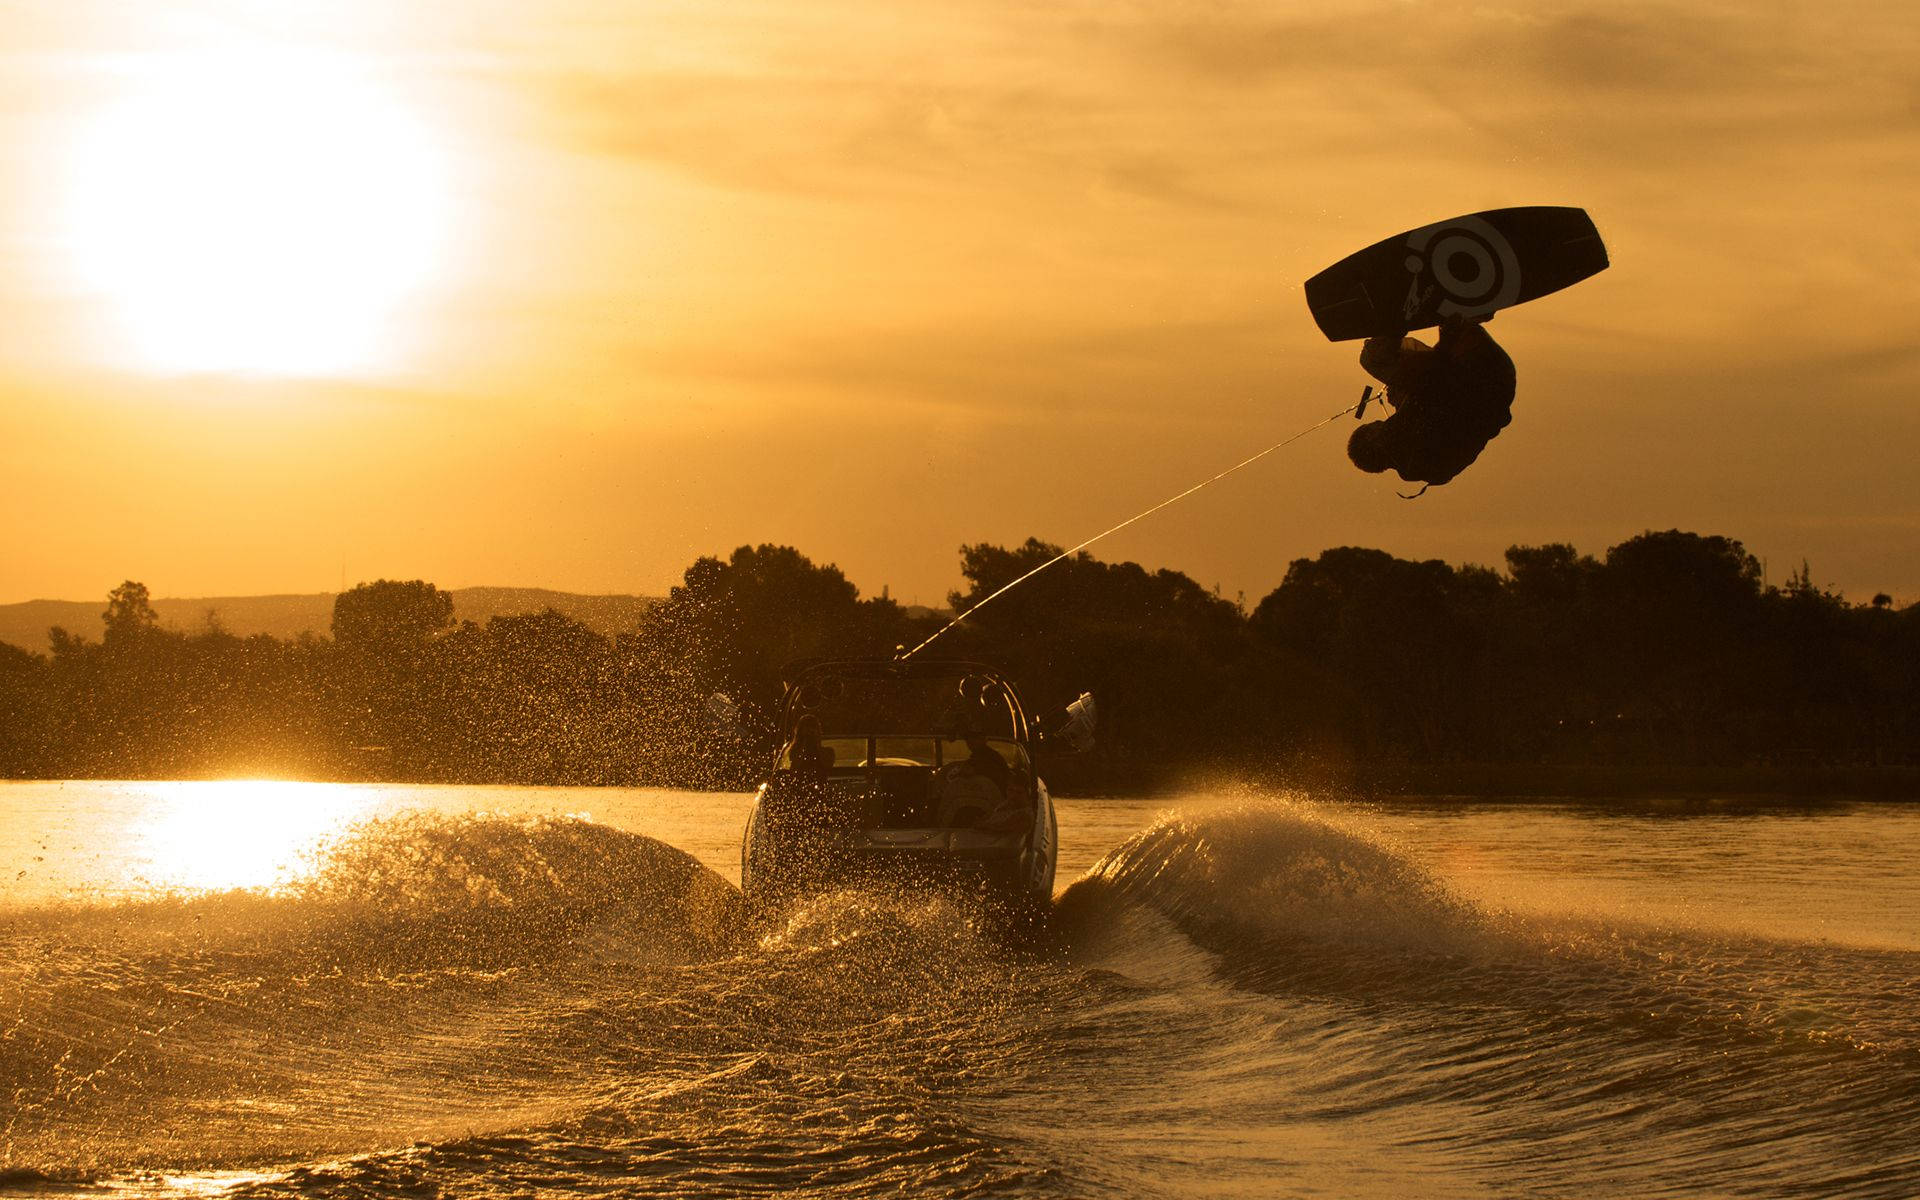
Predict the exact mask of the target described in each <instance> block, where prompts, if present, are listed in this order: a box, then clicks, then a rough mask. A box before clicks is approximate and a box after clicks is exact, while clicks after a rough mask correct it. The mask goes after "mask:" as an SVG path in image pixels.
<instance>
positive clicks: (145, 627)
mask: <svg viewBox="0 0 1920 1200" xmlns="http://www.w3.org/2000/svg"><path fill="white" fill-rule="evenodd" d="M100 618H101V620H103V621H105V622H106V626H107V632H106V642H107V644H108V645H109V646H114V645H123V644H125V643H128V642H132V641H135V640H137V639H139V638H140V637H142V636H144V635H146V634H148V633H150V632H152V631H153V630H154V629H155V628H156V627H157V626H158V625H159V624H160V614H159V613H156V612H154V611H153V604H152V602H151V601H150V600H149V599H148V597H147V585H146V584H144V583H136V582H135V581H133V580H131V579H129V580H127V581H126V582H125V583H122V584H121V585H120V586H119V587H117V588H115V589H113V590H112V591H111V592H108V593H107V611H105V612H103V613H101V614H100Z"/></svg>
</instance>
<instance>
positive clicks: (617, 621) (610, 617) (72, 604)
mask: <svg viewBox="0 0 1920 1200" xmlns="http://www.w3.org/2000/svg"><path fill="white" fill-rule="evenodd" d="M451 594H452V596H453V617H454V620H456V621H474V622H477V623H478V624H481V625H484V624H486V623H487V621H488V620H489V619H490V618H492V617H510V616H518V615H520V614H521V613H531V612H539V611H541V610H542V609H546V608H555V609H558V610H559V611H561V612H563V613H565V614H567V615H568V616H569V617H572V618H573V619H574V620H576V621H578V622H580V623H581V624H582V625H585V626H587V627H588V628H590V629H593V630H595V631H596V632H599V633H605V634H613V633H625V632H627V631H629V630H632V629H633V628H635V627H636V626H637V625H638V624H639V622H640V615H641V614H642V613H644V612H646V611H647V609H648V608H649V607H651V606H652V605H653V604H655V603H656V600H655V598H654V597H652V596H577V595H574V594H573V593H572V592H553V591H548V590H547V589H545V588H504V587H473V588H455V589H454V590H453V591H452V593H451ZM106 607H107V602H106V599H105V598H104V597H103V598H101V599H99V600H28V601H26V602H24V603H21V604H0V642H11V643H13V644H14V645H16V646H22V647H25V648H26V649H28V650H33V651H36V652H39V653H45V652H46V650H47V630H48V629H50V628H52V627H53V626H55V625H59V626H63V627H64V628H65V629H66V630H67V632H68V633H77V634H79V635H81V636H82V637H85V638H87V639H88V640H90V641H99V640H100V629H101V626H100V614H101V613H102V612H104V611H106ZM153 610H154V611H155V612H157V613H159V614H160V624H161V625H162V626H164V627H165V628H167V629H177V630H183V631H186V632H189V633H192V632H195V631H198V630H201V629H205V628H206V624H207V614H208V613H210V612H211V613H212V614H214V618H215V619H216V620H218V621H219V623H220V627H221V628H223V629H225V630H226V631H227V632H229V633H233V634H237V635H239V636H240V637H250V636H252V635H253V634H256V633H268V634H272V635H273V636H274V637H277V638H291V637H298V636H299V635H301V634H302V633H309V632H311V633H320V634H324V633H326V632H327V628H328V626H330V625H331V624H332V622H333V593H332V592H314V593H312V594H309V595H302V596H205V597H197V598H188V599H161V600H155V601H154V602H153Z"/></svg>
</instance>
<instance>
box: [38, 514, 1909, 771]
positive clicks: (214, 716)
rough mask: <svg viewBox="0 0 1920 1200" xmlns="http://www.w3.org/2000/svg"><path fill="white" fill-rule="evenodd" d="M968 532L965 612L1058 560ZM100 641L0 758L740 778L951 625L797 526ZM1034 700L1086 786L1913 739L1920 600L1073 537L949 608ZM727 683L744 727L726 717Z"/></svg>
mask: <svg viewBox="0 0 1920 1200" xmlns="http://www.w3.org/2000/svg"><path fill="white" fill-rule="evenodd" d="M1057 553H1058V549H1057V548H1056V547H1054V546H1051V545H1048V544H1046V543H1044V542H1040V541H1038V540H1029V541H1027V542H1026V543H1025V544H1024V545H1020V546H1014V547H1007V546H997V545H989V544H984V543H983V544H979V545H969V546H964V547H962V548H961V553H960V573H961V576H962V578H963V580H964V583H965V586H964V588H963V589H961V590H959V591H956V592H955V593H953V594H952V596H951V597H950V602H951V603H952V605H953V606H954V607H955V608H956V610H965V609H966V608H968V607H970V606H972V605H973V604H975V603H976V602H978V601H979V600H980V599H982V598H984V597H985V596H987V595H990V594H991V593H993V592H994V591H995V590H997V589H998V588H999V587H1001V586H1002V585H1004V584H1005V583H1007V582H1009V581H1011V580H1013V579H1015V578H1017V577H1019V576H1020V575H1021V574H1023V573H1025V572H1026V571H1028V570H1030V569H1032V568H1033V567H1035V566H1037V565H1039V564H1040V563H1042V562H1044V561H1046V560H1047V559H1048V558H1051V557H1053V556H1054V555H1055V554H1057ZM102 617H103V620H102V629H101V632H100V635H99V637H98V640H93V639H90V638H87V637H84V636H81V635H79V634H76V633H73V632H70V631H67V630H64V629H58V628H56V629H54V630H52V631H51V634H50V638H49V644H50V646H51V653H49V654H34V653H30V652H28V651H25V650H22V649H20V648H18V647H14V646H8V645H3V644H0V775H4V776H7V777H13V778H87V777H93V778H102V777H125V778H141V777H146V778H160V777H196V776H206V775H233V774H249V773H257V774H265V775H275V776H293V777H304V778H313V779H387V780H417V781H443V782H513V783H568V784H635V785H659V786H693V787H706V786H742V785H744V784H746V783H748V782H749V781H750V780H751V779H752V778H753V777H754V776H755V775H756V774H757V773H758V772H759V771H760V770H761V769H763V767H764V764H765V762H766V760H767V756H768V754H769V753H770V751H771V749H772V746H773V738H774V733H773V731H772V729H771V720H770V714H771V713H772V711H773V710H774V706H775V704H776V703H777V700H778V697H779V693H780V671H781V668H782V666H783V665H785V664H786V663H789V662H791V661H794V660H797V659H802V658H806V657H811V656H816V655H825V654H890V653H892V652H894V651H895V650H896V649H897V648H898V647H901V646H911V645H914V644H917V643H918V642H919V641H921V640H922V639H924V638H925V637H927V636H928V635H929V634H931V633H932V632H934V631H935V630H936V629H938V628H939V627H940V626H941V625H942V624H944V619H943V618H939V617H929V616H926V615H925V614H924V613H922V614H920V615H915V614H912V613H909V612H908V611H907V610H906V609H903V608H902V607H901V606H900V605H898V604H897V603H895V602H893V601H892V600H890V599H886V598H884V597H879V598H871V597H870V598H862V597H861V596H860V594H859V592H858V590H857V589H856V588H855V587H854V585H853V584H852V583H851V582H849V581H848V580H847V579H846V577H845V576H844V575H843V574H842V573H841V572H840V571H839V570H838V569H837V568H835V567H833V566H830V565H820V564H816V563H814V562H812V561H811V560H809V559H808V558H807V557H806V556H805V555H803V554H801V553H800V552H799V551H797V550H795V549H793V548H792V547H787V546H773V545H762V546H742V547H740V548H739V549H737V550H735V551H734V552H733V553H732V554H731V555H730V556H728V557H727V558H725V559H721V558H718V557H703V558H701V559H699V560H698V561H696V562H695V563H694V564H693V565H692V566H690V567H689V568H688V569H687V571H686V573H685V576H684V580H683V582H682V583H681V584H680V585H679V586H677V587H675V588H673V589H672V592H671V594H670V595H669V596H667V597H666V598H665V599H664V600H663V601H662V602H660V603H659V604H657V605H655V606H654V607H653V608H652V609H651V610H649V612H648V613H647V614H646V616H645V618H644V619H643V621H642V623H641V625H640V627H639V628H637V629H635V630H633V631H631V632H624V633H618V634H614V635H611V636H608V635H603V634H601V633H598V632H595V631H594V630H592V629H590V628H588V627H587V626H585V625H583V624H581V623H580V622H578V621H575V620H573V619H571V618H569V617H567V616H565V615H563V614H561V613H559V612H557V611H554V610H551V609H549V610H547V611H545V612H539V613H532V614H528V615H524V616H504V617H494V618H492V619H491V620H489V621H487V622H486V623H485V624H484V625H479V624H475V623H473V622H470V621H469V622H457V623H456V622H455V620H454V618H453V604H452V599H451V597H450V596H449V595H448V594H447V593H446V592H444V591H441V590H440V589H439V588H437V587H435V586H433V585H432V584H430V583H427V582H425V581H420V580H414V581H394V580H378V581H375V582H371V583H363V584H360V585H359V586H357V587H355V588H353V589H352V590H350V591H347V592H344V593H342V594H341V595H340V596H339V597H338V598H337V599H336V601H335V605H334V611H333V619H332V625H331V629H330V634H329V636H321V635H317V634H308V635H303V636H300V637H297V638H291V639H283V638H275V637H271V636H268V635H264V634H263V635H257V636H253V637H245V638H242V637H237V636H234V635H233V634H231V633H228V632H226V631H224V630H222V629H221V628H220V627H219V624H218V622H217V620H215V619H212V618H210V619H209V621H208V624H207V627H206V628H204V629H202V630H199V631H194V632H177V631H172V630H167V629H163V628H161V627H160V626H159V623H158V620H157V618H156V616H155V614H154V611H153V608H152V605H151V603H150V598H149V594H148V591H147V589H146V587H145V586H143V585H142V584H140V583H137V582H132V581H129V582H127V583H125V584H122V585H121V586H120V587H118V588H116V589H114V591H113V592H112V593H111V594H110V595H109V597H108V600H107V605H106V609H105V611H104V613H103V614H102ZM925 653H927V654H929V655H952V656H959V657H965V658H972V659H979V660H982V661H987V662H990V663H993V664H994V665H996V666H999V667H1001V668H1002V669H1004V670H1006V671H1008V672H1009V673H1010V674H1011V675H1012V676H1013V677H1014V678H1015V679H1016V680H1017V681H1018V682H1019V683H1020V684H1021V686H1022V690H1023V691H1024V692H1025V693H1026V695H1027V699H1028V702H1029V704H1030V705H1031V706H1033V707H1034V708H1036V709H1045V708H1048V707H1051V706H1055V705H1059V704H1063V703H1065V702H1066V701H1068V700H1070V699H1072V698H1073V697H1074V696H1075V695H1077V694H1078V693H1079V692H1080V691H1083V690H1091V691H1093V692H1094V693H1095V694H1096V695H1097V696H1098V697H1099V701H1100V705H1101V725H1102V729H1101V743H1102V744H1101V747H1100V748H1099V749H1098V750H1096V751H1095V752H1094V754H1093V755H1092V756H1090V757H1089V758H1088V759H1087V760H1086V761H1083V762H1078V763H1070V764H1066V765H1065V766H1064V767H1063V768H1062V770H1063V771H1064V775H1065V778H1066V779H1068V780H1069V781H1077V782H1079V783H1081V784H1082V785H1083V786H1089V787H1126V786H1129V785H1130V784H1136V785H1140V786H1145V785H1148V784H1150V783H1152V782H1154V781H1158V780H1165V779H1168V778H1170V777H1172V776H1174V775H1176V774H1179V773H1191V772H1194V771H1201V770H1220V771H1227V772H1251V773H1254V774H1255V775H1259V774H1262V773H1280V774H1284V773H1286V772H1287V771H1289V770H1297V769H1299V768H1300V767H1301V766H1302V765H1303V764H1325V763H1368V764H1383V763H1384V764H1409V765H1418V764H1447V763H1509V764H1536V765H1540V766H1543V767H1553V766H1566V767H1575V766H1582V767H1584V766H1597V765H1612V766H1635V765H1685V766H1700V767H1727V766H1751V765H1756V764H1787V765H1813V766H1876V765H1878V766H1886V765H1906V766H1911V765H1920V605H1913V606H1909V607H1907V608H1905V609H1896V608H1895V607H1894V606H1893V604H1892V602H1891V600H1890V599H1889V598H1888V597H1886V596H1885V595H1879V596H1875V597H1874V598H1873V599H1872V601H1871V602H1869V603H1866V604H1854V603H1850V602H1849V601H1848V600H1847V599H1845V598H1844V597H1843V596H1841V595H1839V594H1837V593H1834V592H1832V591H1829V590H1825V589H1823V588H1820V587H1818V586H1816V585H1815V584H1814V583H1813V582H1812V580H1811V576H1810V573H1809V572H1808V571H1807V569H1806V568H1805V567H1804V566H1803V567H1802V568H1801V570H1800V571H1798V572H1796V573H1795V574H1793V575H1792V576H1791V577H1790V578H1789V579H1788V580H1787V581H1786V582H1785V583H1784V584H1782V585H1779V586H1768V585H1767V584H1766V583H1765V582H1764V581H1763V580H1762V576H1761V570H1760V565H1759V563H1758V561H1757V560H1756V559H1755V558H1754V557H1753V556H1752V555H1751V554H1749V553H1748V552H1747V551H1746V549H1745V548H1744V547H1743V546H1742V545H1741V543H1740V542H1738V541H1735V540H1732V539H1729V538H1725V537H1717V536H1705V535H1700V534H1694V533H1686V532H1681V531H1678V530H1669V531H1665V532H1649V533H1645V534H1642V535H1640V536H1638V537H1634V538H1631V539H1629V540H1627V541H1626V542H1623V543H1622V544H1620V545H1618V546H1614V547H1612V548H1611V549H1609V550H1608V551H1607V552H1606V553H1605V555H1604V556H1602V557H1599V558H1593V557H1588V556H1585V555H1582V554H1580V553H1579V552H1578V551H1576V550H1575V549H1574V548H1573V547H1572V546H1568V545H1546V546H1515V547H1513V548H1512V549H1510V550H1508V551H1507V554H1506V562H1505V569H1504V570H1494V569H1491V568H1487V567H1479V566H1460V567H1455V566H1450V565H1449V564H1447V563H1444V562H1440V561H1425V562H1415V561H1409V560H1406V559H1400V558H1396V557H1394V556H1392V555H1390V554H1387V553H1385V552H1384V551H1380V550H1372V549H1364V548H1359V547H1339V548H1336V549H1330V550H1326V551H1324V552H1322V553H1321V554H1320V555H1318V556H1317V557H1315V558H1311V559H1306V558H1303V559H1299V560H1296V561H1295V562H1294V563H1292V564H1291V565H1290V566H1289V568H1288V570H1287V572H1286V575H1285V577H1284V578H1283V579H1282V580H1281V582H1280V584H1279V586H1278V587H1276V588H1275V589H1274V590H1273V591H1272V592H1271V593H1270V594H1268V595H1267V596H1265V597H1264V598H1263V599H1261V600H1260V601H1259V602H1258V603H1257V604H1256V605H1254V606H1253V607H1252V608H1251V610H1247V609H1244V608H1243V607H1242V606H1241V605H1238V604H1236V603H1234V602H1232V601H1228V600H1225V599H1222V598H1221V597H1220V596H1218V595H1217V594H1215V593H1214V592H1212V591H1209V590H1208V589H1206V588H1204V587H1202V586H1201V585H1199V584H1198V583H1196V582H1195V581H1194V580H1193V579H1191V578H1189V577H1188V576H1186V575H1183V574H1180V573H1178V572H1174V571H1166V570H1160V571H1148V570H1146V569H1145V568H1142V567H1141V566H1139V565H1138V564H1135V563H1130V562H1120V563H1109V562H1103V561H1101V560H1099V559H1096V558H1094V557H1092V556H1090V555H1088V554H1085V553H1082V554H1078V555H1075V556H1073V557H1071V558H1068V559H1066V560H1064V561H1062V562H1060V563H1058V564H1056V565H1054V566H1053V567H1051V568H1049V569H1048V570H1047V571H1045V572H1042V573H1041V574H1040V575H1038V576H1036V577H1034V578H1033V579H1032V580H1030V581H1028V582H1027V583H1025V584H1023V585H1022V586H1021V587H1019V588H1017V589H1015V590H1013V591H1011V592H1009V593H1007V594H1006V595H1004V596H1002V597H1000V598H999V599H998V600H996V601H995V602H994V603H993V604H992V605H990V606H988V607H986V608H984V609H982V610H981V612H980V613H979V614H978V615H977V616H975V617H972V618H970V619H969V620H968V621H967V622H965V623H964V624H962V625H960V626H958V627H956V628H954V629H953V630H951V631H950V632H947V633H945V634H944V635H943V636H942V637H941V638H940V640H939V641H937V642H936V643H935V644H934V646H933V647H931V648H930V649H929V650H928V651H926V652H925ZM716 692H724V693H726V694H727V695H728V696H729V697H730V698H732V700H733V701H734V702H735V703H736V705H737V706H738V707H739V708H740V709H741V710H743V711H744V712H745V713H746V714H747V716H748V726H749V728H750V729H752V730H755V731H756V733H755V734H754V735H752V736H748V737H744V738H743V737H741V736H739V733H738V730H737V728H733V727H727V728H722V727H721V725H720V723H718V722H716V721H715V720H714V718H713V712H714V705H713V703H712V697H713V695H714V693H716Z"/></svg>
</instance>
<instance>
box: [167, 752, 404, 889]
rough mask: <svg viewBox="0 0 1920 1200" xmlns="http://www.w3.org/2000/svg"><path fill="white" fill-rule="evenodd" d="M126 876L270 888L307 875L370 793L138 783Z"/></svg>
mask: <svg viewBox="0 0 1920 1200" xmlns="http://www.w3.org/2000/svg"><path fill="white" fill-rule="evenodd" d="M142 791H143V792H144V793H145V796H144V801H145V805H144V811H143V812H142V813H141V814H140V817H139V818H138V820H137V821H136V822H135V825H134V829H133V833H134V838H135V841H136V844H137V849H136V850H135V854H134V860H135V861H134V863H133V864H132V869H133V871H134V872H135V873H136V874H137V875H139V876H140V882H141V883H144V884H146V885H147V886H150V887H156V888H162V889H169V890H172V889H185V890H190V891H222V890H226V889H229V888H272V887H278V886H281V885H284V884H286V883H289V882H291V881H292V880H295V879H298V878H300V877H301V876H303V875H305V874H307V873H308V872H310V871H311V870H312V869H313V867H314V865H315V862H316V851H318V850H319V849H320V848H321V847H322V846H324V845H325V844H326V842H327V841H329V840H330V839H331V838H332V836H333V835H335V834H338V833H340V832H341V831H343V830H345V829H347V828H348V827H350V826H352V825H354V824H356V823H357V822H359V821H361V820H363V819H365V818H366V817H367V816H369V815H371V813H372V810H373V809H374V808H375V807H377V806H378V805H379V802H380V796H379V792H378V791H377V790H376V789H372V788H360V787H352V786H344V785H341V784H333V783H291V782H287V781H284V780H272V779H223V780H216V781H210V782H182V783H154V784H147V785H143V787H142Z"/></svg>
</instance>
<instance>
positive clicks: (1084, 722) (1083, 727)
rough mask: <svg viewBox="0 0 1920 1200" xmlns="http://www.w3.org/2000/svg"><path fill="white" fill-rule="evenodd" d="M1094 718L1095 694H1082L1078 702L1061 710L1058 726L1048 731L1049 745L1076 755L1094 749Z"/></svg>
mask: <svg viewBox="0 0 1920 1200" xmlns="http://www.w3.org/2000/svg"><path fill="white" fill-rule="evenodd" d="M1094 718H1095V712H1094V705H1093V693H1092V692H1081V693H1080V698H1079V699H1078V700H1075V701H1074V702H1073V703H1072V704H1069V705H1067V707H1066V708H1064V709H1062V710H1061V712H1060V714H1059V716H1058V717H1057V718H1056V724H1055V725H1054V727H1053V728H1052V729H1050V730H1048V731H1047V741H1048V743H1049V744H1050V745H1054V746H1058V747H1059V748H1060V749H1063V750H1068V751H1072V752H1073V753H1075V754H1080V753H1084V752H1085V751H1088V750H1091V749H1093V725H1094Z"/></svg>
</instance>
